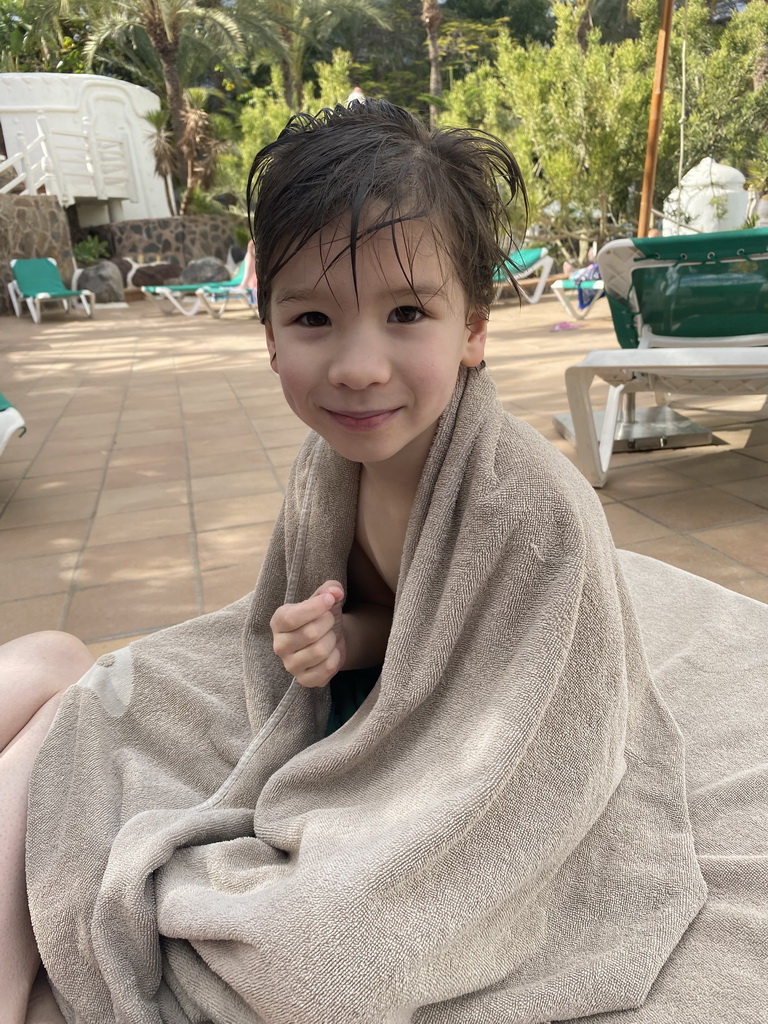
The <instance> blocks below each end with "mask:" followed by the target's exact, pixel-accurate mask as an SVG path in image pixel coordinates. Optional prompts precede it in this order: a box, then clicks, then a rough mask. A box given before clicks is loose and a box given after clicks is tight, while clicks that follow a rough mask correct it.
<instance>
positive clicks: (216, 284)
mask: <svg viewBox="0 0 768 1024" xmlns="http://www.w3.org/2000/svg"><path fill="white" fill-rule="evenodd" d="M244 274H245V261H243V262H242V263H241V264H240V266H239V267H238V268H237V270H236V271H235V273H234V275H233V276H232V277H231V278H230V279H229V281H211V282H210V283H207V284H200V282H199V281H198V282H197V284H145V285H144V286H143V287H142V289H141V290H142V292H143V293H144V295H146V296H147V298H149V299H154V300H155V301H156V302H157V303H158V304H159V305H160V308H161V309H162V311H163V313H167V314H171V313H173V311H174V310H176V312H177V313H182V314H183V315H184V316H195V315H196V314H197V313H198V312H199V310H200V306H201V304H202V301H203V300H202V297H201V294H200V293H201V292H207V291H209V290H216V291H220V290H223V289H227V288H239V287H240V286H241V285H242V283H243V276H244Z"/></svg>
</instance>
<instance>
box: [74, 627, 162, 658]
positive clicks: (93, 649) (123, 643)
mask: <svg viewBox="0 0 768 1024" xmlns="http://www.w3.org/2000/svg"><path fill="white" fill-rule="evenodd" d="M147 635H148V634H147V633H137V634H136V635H135V636H121V637H115V638H113V639H112V640H99V641H97V642H96V643H93V644H86V645H85V646H86V647H87V648H88V651H89V652H90V655H91V657H92V658H93V660H94V661H96V660H97V659H98V658H100V657H101V656H102V654H112V652H113V651H119V650H121V648H123V647H127V646H128V644H132V643H133V641H134V640H143V639H144V637H145V636H147Z"/></svg>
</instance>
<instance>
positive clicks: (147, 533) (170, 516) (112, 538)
mask: <svg viewBox="0 0 768 1024" xmlns="http://www.w3.org/2000/svg"><path fill="white" fill-rule="evenodd" d="M0 522H2V520H0ZM190 530H191V525H190V506H189V505H170V506H168V507H166V508H151V509H141V510H140V511H133V512H121V513H120V514H119V515H113V516H98V517H97V518H96V519H94V521H93V528H92V529H91V532H90V535H89V537H88V545H89V546H97V545H101V544H114V543H117V542H119V541H124V540H146V539H151V538H152V537H172V536H175V535H176V534H179V533H189V532H190ZM0 539H1V536H0Z"/></svg>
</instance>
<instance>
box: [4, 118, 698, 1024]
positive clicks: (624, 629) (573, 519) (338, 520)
mask: <svg viewBox="0 0 768 1024" xmlns="http://www.w3.org/2000/svg"><path fill="white" fill-rule="evenodd" d="M498 178H501V183H500V185H498V184H497V179H498ZM519 188H520V181H519V174H518V171H517V167H516V164H515V162H514V160H513V159H512V157H511V156H510V155H509V154H508V153H507V151H506V150H505V149H504V147H503V146H502V145H501V144H500V143H498V142H497V141H496V140H493V139H490V138H488V137H485V136H482V135H479V134H473V133H470V132H466V131H458V130H448V131H437V132H429V131H427V129H425V128H424V127H423V126H422V125H420V124H419V123H418V122H417V121H416V120H415V119H413V118H412V117H411V116H410V115H408V114H406V113H405V112H404V111H401V110H398V109H397V108H395V107H392V106H390V105H389V104H386V103H374V102H371V101H368V102H367V103H366V104H365V105H360V104H355V105H353V107H352V108H350V109H348V110H347V109H344V108H337V109H336V110H334V111H325V112H323V113H321V114H320V115H319V116H318V117H317V118H309V117H306V116H301V117H299V118H295V119H293V120H292V122H291V123H290V124H289V126H288V128H287V129H286V131H285V132H284V133H283V134H282V135H281V137H280V139H278V141H277V142H276V143H274V144H273V145H272V146H270V147H267V149H266V150H264V151H263V152H262V153H261V154H259V156H258V157H257V158H256V161H255V164H254V169H253V172H252V178H251V183H250V185H249V191H250V193H251V197H252V200H253V204H252V212H253V218H254V234H255V242H256V253H257V274H258V280H259V300H260V309H261V315H262V317H263V319H264V323H265V329H266V336H267V344H268V346H269V352H270V357H271V360H272V366H273V369H274V370H275V372H277V373H278V374H279V375H280V379H281V383H282V386H283V389H284V391H285V394H286V398H287V400H288V402H289V404H290V406H291V407H292V408H293V409H294V411H295V412H296V413H297V414H298V415H299V416H300V417H301V418H302V419H303V420H304V422H305V423H307V425H308V426H310V427H311V428H312V429H313V433H311V434H310V436H309V438H308V440H307V442H306V443H305V445H304V447H303V448H302V451H301V452H300V454H299V456H298V458H297V460H296V463H295V465H294V467H293V470H292V474H291V479H290V482H289V486H288V490H287V493H286V498H285V502H284V505H283V509H282V512H281V514H280V517H279V520H278V522H277V524H276V527H275V531H274V534H273V539H272V542H271V545H270V549H269V551H268V553H267V557H266V559H265V563H264V567H263V569H262V573H261V576H260V579H259V582H258V585H257V588H256V590H255V592H254V594H253V595H252V596H249V597H248V598H244V599H243V600H242V601H240V602H237V603H236V604H235V605H232V606H230V607H228V608H226V609H223V610H222V611H221V612H218V613H216V614H214V615H211V616H205V617H203V618H202V619H198V620H193V621H192V622H190V623H183V624H182V625H180V626H178V627H174V628H173V629H170V630H165V631H163V632H161V633H158V634H155V635H154V636H152V637H149V638H146V639H145V640H143V641H139V642H138V643H136V644H133V645H131V647H130V648H128V649H125V650H123V651H118V652H116V653H115V654H114V655H109V656H106V657H105V658H102V659H100V661H99V663H98V664H97V665H96V666H94V668H93V669H91V670H90V671H89V672H88V673H87V674H86V675H85V676H84V678H83V679H82V680H81V681H80V683H79V684H78V685H77V686H75V687H71V688H70V689H69V690H68V692H67V694H66V696H65V697H64V698H63V700H62V703H61V708H60V710H59V712H58V716H57V719H56V722H55V724H54V726H53V728H52V730H51V732H50V734H49V737H48V739H47V741H46V743H45V744H44V746H43V748H42V750H41V752H40V754H39V756H38V759H37V763H36V765H35V769H34V774H33V778H32V782H31V787H30V803H29V806H30V824H29V834H28V843H27V872H28V887H29V907H30V912H31V917H32V923H33V926H34V932H35V939H36V941H37V945H38V947H39V949H40V952H41V954H42V958H43V962H44V964H45V967H46V970H47V972H48V976H49V978H50V979H51V982H52V986H53V988H54V990H55V992H56V998H57V1001H58V1003H59V1005H60V1006H61V1009H62V1011H63V1014H64V1017H65V1018H66V1020H67V1021H78V1022H80V1021H83V1022H91V1021H93V1022H94V1024H96V1022H99V1024H103V1022H106V1021H111V1020H115V1021H136V1022H139V1021H141V1022H144V1021H147V1022H149V1021H153V1022H156V1021H168V1022H180V1024H181V1022H188V1021H199V1022H203V1021H216V1022H218V1021H237V1022H243V1024H247V1022H253V1024H258V1022H262V1021H269V1022H285V1024H355V1022H360V1024H373V1022H385V1021H386V1022H392V1024H394V1022H405V1021H419V1022H432V1021H433V1022H436V1024H459V1022H466V1024H468V1022H471V1021H472V1022H474V1021H479V1020H484V1021H489V1022H496V1021H498V1022H500V1024H501V1022H502V1021H503V1022H504V1024H522V1022H524V1021H526V1022H527V1021H549V1020H552V1019H557V1020H562V1019H565V1018H566V1017H571V1016H574V1017H578V1016H583V1015H587V1014H592V1013H598V1012H600V1011H612V1010H622V1009H626V1008H630V1007H634V1006H637V1005H639V1004H640V1003H641V1002H642V1001H643V999H644V998H645V994H646V993H647V991H648V988H649V986H650V984H651V983H652V981H653V979H654V978H655V976H656V974H657V973H658V971H659V969H660V968H661V966H662V965H663V963H664V961H665V960H666V959H667V957H668V956H669V954H670V952H671V950H672V949H673V947H674V946H675V945H676V943H677V942H678V940H679V938H680V936H681V935H682V933H683V931H684V930H685V929H686V927H687V926H688V924H689V922H690V921H691V919H692V918H693V916H694V915H695V914H696V912H697V911H698V909H699V907H700V906H701V904H702V901H703V898H704V888H703V884H702V881H701V876H700V874H699V871H698V867H697V864H696V859H695V855H694V851H693V843H692V838H691V833H690V825H689V823H688V819H687V812H686V806H685V794H684V779H683V763H682V743H681V739H680V736H679V734H678V733H677V731H676V729H675V727H674V723H673V722H672V721H671V719H670V718H669V716H668V714H667V712H666V711H665V709H664V707H663V706H662V705H661V704H660V703H659V701H658V699H657V696H656V693H655V691H654V689H653V687H652V685H651V682H650V679H649V676H648V672H647V668H646V665H645V661H644V658H643V655H642V648H641V645H640V642H639V638H638V635H637V627H636V624H635V622H634V618H633V615H632V612H631V610H630V605H629V602H628V599H627V595H626V590H625V587H624V584H623V581H622V578H621V574H620V573H619V572H618V569H617V566H616V559H615V552H614V551H613V547H612V545H611V542H610V537H609V534H608V531H607V527H606V524H605V522H604V519H603V517H602V514H601V511H600V508H599V504H598V502H597V501H596V499H595V498H594V495H593V494H592V492H591V489H590V488H589V487H588V486H587V485H586V483H585V482H584V481H583V479H582V478H581V477H580V476H579V474H578V473H577V472H576V471H575V470H574V469H573V468H572V467H571V466H570V465H569V464H568V463H567V462H566V461H565V460H563V459H562V458H561V457H560V456H558V455H557V453H555V452H554V451H553V450H552V449H551V448H550V446H548V445H547V444H546V442H544V441H543V440H542V439H541V438H540V437H539V435H537V434H536V433H535V432H534V431H532V430H531V429H530V428H527V427H526V426H525V425H523V424H520V423H517V422H516V421H514V420H512V419H511V417H509V416H507V415H506V414H505V413H504V412H503V410H502V409H501V408H500V406H499V404H498V402H497V401H496V399H495V395H494V390H493V386H492V384H491V382H490V380H489V378H488V377H487V376H486V374H485V372H484V370H483V367H482V359H483V350H484V344H485V325H486V318H487V314H488V304H489V302H490V297H491V294H492V288H493V285H492V275H493V268H494V266H496V265H502V264H503V257H504V256H505V254H506V253H505V250H506V245H505V244H500V241H503V240H504V239H505V230H506V224H507V213H506V201H505V198H504V197H505V196H509V195H510V194H511V195H514V193H515V192H516V191H517V190H518V189H519ZM276 655H277V656H276ZM78 658H79V655H78V653H77V652H74V653H73V654H72V657H71V659H70V663H69V668H68V670H67V676H68V679H67V680H65V681H69V678H71V677H72V676H73V675H74V674H75V672H76V671H77V669H78V664H77V663H78ZM38 660H39V659H38ZM369 669H373V672H366V670H369ZM59 678H60V679H61V675H60V676H59ZM331 679H333V683H332V684H331V685H330V686H328V685H327V684H328V683H329V681H330V680H331ZM53 699H54V700H55V698H53ZM40 703H42V700H41V701H40ZM43 710H45V709H43ZM17 788H18V787H17ZM630 852H631V856H629V855H628V854H629V853H630ZM17 874H18V873H17ZM17 915H18V908H17ZM30 962H32V961H31V958H30V957H29V956H27V964H29V963H30ZM28 974H29V968H28V967H27V977H28ZM27 984H28V982H27ZM9 1019H12V1018H9Z"/></svg>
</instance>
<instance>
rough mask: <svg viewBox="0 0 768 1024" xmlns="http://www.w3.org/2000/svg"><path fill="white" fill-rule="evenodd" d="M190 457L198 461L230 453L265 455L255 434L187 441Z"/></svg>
mask: <svg viewBox="0 0 768 1024" xmlns="http://www.w3.org/2000/svg"><path fill="white" fill-rule="evenodd" d="M187 450H188V451H189V457H190V458H191V459H192V458H195V459H198V458H204V457H205V456H208V455H225V454H229V453H230V452H258V453H259V454H263V452H264V446H263V445H262V443H261V441H260V440H259V439H258V437H256V435H255V434H254V433H253V432H250V431H249V433H247V434H237V435H233V436H231V437H229V436H227V437H206V438H190V439H189V440H188V441H187Z"/></svg>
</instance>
